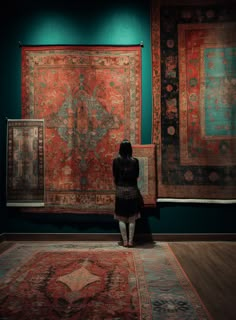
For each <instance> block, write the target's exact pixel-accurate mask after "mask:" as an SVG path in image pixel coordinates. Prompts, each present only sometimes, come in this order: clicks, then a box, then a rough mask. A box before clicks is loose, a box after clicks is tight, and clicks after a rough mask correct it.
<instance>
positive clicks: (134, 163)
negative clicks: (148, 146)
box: [112, 156, 139, 187]
mask: <svg viewBox="0 0 236 320" xmlns="http://www.w3.org/2000/svg"><path fill="white" fill-rule="evenodd" d="M112 168H113V177H114V182H115V184H116V185H117V186H124V187H125V186H136V185H137V179H138V176H139V160H138V159H137V158H133V157H131V158H123V157H121V156H118V157H117V158H115V159H114V160H113V166H112Z"/></svg>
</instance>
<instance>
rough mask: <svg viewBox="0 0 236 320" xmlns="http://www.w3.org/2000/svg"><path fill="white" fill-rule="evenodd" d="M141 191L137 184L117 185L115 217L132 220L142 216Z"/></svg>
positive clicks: (127, 220)
mask: <svg viewBox="0 0 236 320" xmlns="http://www.w3.org/2000/svg"><path fill="white" fill-rule="evenodd" d="M140 211H141V207H140V192H139V189H138V187H137V186H125V187H124V186H117V187H116V199H115V215H114V218H115V219H117V220H122V221H124V222H131V221H134V220H136V219H139V218H140Z"/></svg>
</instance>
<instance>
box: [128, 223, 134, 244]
mask: <svg viewBox="0 0 236 320" xmlns="http://www.w3.org/2000/svg"><path fill="white" fill-rule="evenodd" d="M134 231H135V221H134V222H130V223H129V242H133V238H134Z"/></svg>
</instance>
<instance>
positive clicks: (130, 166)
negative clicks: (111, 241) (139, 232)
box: [113, 139, 141, 247]
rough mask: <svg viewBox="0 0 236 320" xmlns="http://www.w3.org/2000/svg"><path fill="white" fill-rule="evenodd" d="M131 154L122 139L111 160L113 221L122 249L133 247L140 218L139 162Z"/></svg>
mask: <svg viewBox="0 0 236 320" xmlns="http://www.w3.org/2000/svg"><path fill="white" fill-rule="evenodd" d="M132 154H133V150H132V145H131V143H130V142H129V141H128V140H127V139H124V140H123V141H122V142H121V144H120V149H119V155H118V156H117V157H116V158H115V159H113V177H114V183H115V186H116V197H115V213H114V219H116V220H118V221H119V228H120V233H121V237H122V240H123V246H124V247H132V246H133V238H134V231H135V223H136V220H137V219H139V218H140V217H141V215H140V210H141V207H140V191H139V189H138V183H137V180H138V177H139V160H138V159H137V158H134V157H133V156H132ZM127 226H128V230H127Z"/></svg>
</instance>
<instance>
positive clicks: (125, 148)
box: [119, 139, 133, 158]
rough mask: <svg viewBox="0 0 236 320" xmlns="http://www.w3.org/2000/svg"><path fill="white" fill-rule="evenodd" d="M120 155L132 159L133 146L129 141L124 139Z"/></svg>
mask: <svg viewBox="0 0 236 320" xmlns="http://www.w3.org/2000/svg"><path fill="white" fill-rule="evenodd" d="M119 154H120V156H121V157H124V158H131V157H132V154H133V149H132V145H131V143H130V142H129V140H127V139H124V140H123V141H122V142H121V144H120V150H119Z"/></svg>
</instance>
